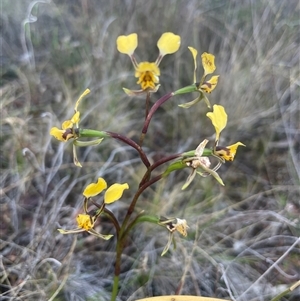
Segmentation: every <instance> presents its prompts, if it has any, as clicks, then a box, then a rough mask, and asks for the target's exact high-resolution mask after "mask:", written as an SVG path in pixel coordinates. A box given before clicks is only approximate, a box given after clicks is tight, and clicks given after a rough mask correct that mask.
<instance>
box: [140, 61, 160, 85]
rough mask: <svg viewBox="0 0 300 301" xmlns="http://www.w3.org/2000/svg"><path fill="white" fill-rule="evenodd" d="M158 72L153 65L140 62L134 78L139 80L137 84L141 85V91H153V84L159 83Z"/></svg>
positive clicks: (157, 68) (156, 67)
mask: <svg viewBox="0 0 300 301" xmlns="http://www.w3.org/2000/svg"><path fill="white" fill-rule="evenodd" d="M159 75H160V70H159V67H158V66H157V65H156V64H155V63H149V62H141V63H139V64H138V66H137V69H136V71H135V77H138V78H139V80H138V81H137V84H139V85H141V88H142V90H147V89H150V90H153V89H155V84H158V83H159Z"/></svg>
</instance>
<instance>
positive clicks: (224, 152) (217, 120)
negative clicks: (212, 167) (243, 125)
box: [206, 105, 246, 162]
mask: <svg viewBox="0 0 300 301" xmlns="http://www.w3.org/2000/svg"><path fill="white" fill-rule="evenodd" d="M206 116H207V117H208V118H209V119H210V120H211V122H212V124H213V126H214V128H215V131H216V138H215V147H214V151H213V153H214V155H215V156H216V157H218V158H219V159H221V161H222V162H225V160H226V161H233V159H234V157H235V154H236V151H237V148H238V147H239V146H246V145H245V144H243V143H242V142H236V143H235V144H232V145H229V146H226V147H223V146H218V143H219V140H220V134H221V132H222V131H223V129H224V128H225V127H226V125H227V114H226V112H225V109H224V107H223V106H220V105H214V106H213V112H209V113H207V114H206Z"/></svg>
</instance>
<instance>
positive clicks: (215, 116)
mask: <svg viewBox="0 0 300 301" xmlns="http://www.w3.org/2000/svg"><path fill="white" fill-rule="evenodd" d="M206 116H207V117H208V118H209V119H210V120H211V122H212V124H213V126H214V127H215V130H216V141H218V140H219V138H220V133H221V132H222V130H223V129H224V128H225V126H226V124H227V114H226V112H225V109H224V107H223V106H220V105H214V106H213V112H209V113H207V114H206Z"/></svg>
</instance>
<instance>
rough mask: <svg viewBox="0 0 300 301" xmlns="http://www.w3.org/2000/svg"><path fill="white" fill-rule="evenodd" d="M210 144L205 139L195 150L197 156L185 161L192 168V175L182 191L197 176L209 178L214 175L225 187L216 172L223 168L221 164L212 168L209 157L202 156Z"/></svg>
mask: <svg viewBox="0 0 300 301" xmlns="http://www.w3.org/2000/svg"><path fill="white" fill-rule="evenodd" d="M207 143H208V140H207V139H204V140H203V141H202V142H201V143H200V144H199V145H198V147H197V148H196V150H195V156H194V157H190V158H188V159H185V160H184V162H185V163H186V165H187V166H190V167H192V173H191V174H190V175H189V176H188V178H187V180H186V182H185V183H184V185H183V186H182V188H181V190H184V189H186V188H187V187H188V186H189V185H190V184H191V182H192V181H193V179H194V178H195V176H196V174H198V175H200V176H202V177H207V176H209V175H212V176H213V177H214V178H215V179H216V180H217V181H218V182H219V183H220V184H221V185H223V186H224V183H223V181H222V179H221V178H220V176H219V175H218V173H217V172H216V171H217V170H218V169H219V167H220V166H221V163H220V162H218V164H217V165H216V166H215V167H214V168H212V169H211V168H210V165H211V162H210V160H209V158H208V157H205V156H202V155H203V151H204V149H205V146H206V144H207ZM199 169H200V171H199Z"/></svg>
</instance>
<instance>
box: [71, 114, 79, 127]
mask: <svg viewBox="0 0 300 301" xmlns="http://www.w3.org/2000/svg"><path fill="white" fill-rule="evenodd" d="M71 121H72V122H73V123H74V124H78V122H79V121H80V112H79V111H77V112H76V113H75V114H74V115H73V116H72V118H71Z"/></svg>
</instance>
